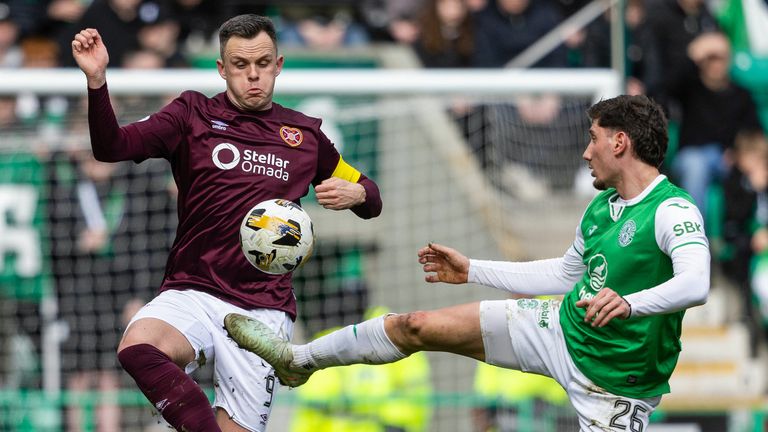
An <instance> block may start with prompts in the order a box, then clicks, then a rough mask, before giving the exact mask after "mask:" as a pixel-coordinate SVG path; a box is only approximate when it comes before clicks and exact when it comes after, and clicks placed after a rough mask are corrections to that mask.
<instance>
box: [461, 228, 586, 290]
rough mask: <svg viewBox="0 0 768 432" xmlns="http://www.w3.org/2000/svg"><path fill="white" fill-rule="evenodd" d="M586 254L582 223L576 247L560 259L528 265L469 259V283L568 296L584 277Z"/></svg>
mask: <svg viewBox="0 0 768 432" xmlns="http://www.w3.org/2000/svg"><path fill="white" fill-rule="evenodd" d="M583 253H584V237H583V236H582V234H581V223H579V225H578V227H577V228H576V238H575V240H574V242H573V244H572V245H571V247H569V248H568V250H567V251H566V252H565V254H564V255H563V256H562V257H561V258H553V259H545V260H537V261H528V262H509V261H485V260H476V259H470V260H469V275H468V281H469V282H473V283H479V284H481V285H485V286H489V287H492V288H496V289H500V290H504V291H509V292H512V293H515V294H525V295H556V294H565V293H567V292H569V291H571V290H572V289H573V286H574V285H575V284H576V282H578V281H579V279H581V277H582V276H583V275H584V271H585V270H586V266H585V265H584V262H583V261H582V255H583Z"/></svg>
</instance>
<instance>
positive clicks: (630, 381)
mask: <svg viewBox="0 0 768 432" xmlns="http://www.w3.org/2000/svg"><path fill="white" fill-rule="evenodd" d="M579 233H580V236H581V237H583V242H582V241H581V238H580V236H579V235H577V241H576V242H574V249H575V250H576V252H578V253H579V254H580V255H581V257H582V261H583V264H584V265H585V266H586V271H585V272H584V275H583V277H582V278H581V280H580V281H578V282H577V283H576V285H575V286H574V288H573V290H572V291H571V292H570V293H568V294H567V295H566V297H565V299H564V301H563V307H562V311H561V314H560V323H561V326H562V328H563V333H564V338H565V342H566V346H567V347H568V351H569V353H570V355H571V357H572V359H573V362H574V363H575V364H576V366H577V367H578V368H579V370H581V372H582V373H583V374H584V375H586V376H587V377H588V378H589V379H591V380H592V381H593V382H594V383H595V384H597V385H599V386H601V387H603V388H605V389H606V390H608V391H610V392H611V393H614V394H617V395H621V396H627V397H632V398H647V397H654V396H659V395H661V394H663V393H668V392H669V383H668V381H669V377H670V375H671V374H672V371H673V370H674V368H675V365H676V363H677V358H678V355H679V352H680V332H681V327H682V321H683V314H684V312H683V311H679V312H672V313H667V314H661V315H651V316H645V317H631V318H630V319H628V320H622V319H614V320H612V321H611V322H610V323H609V324H608V325H606V326H605V327H602V328H597V327H592V326H591V324H590V323H586V322H584V315H585V312H586V310H585V309H583V308H578V307H576V302H577V301H578V300H579V299H583V298H592V297H593V296H595V295H597V293H598V292H599V291H600V290H601V289H603V288H606V287H608V288H611V289H613V290H614V291H616V292H617V293H618V294H619V295H621V296H626V295H628V294H632V293H636V292H638V291H642V290H645V289H649V288H653V287H655V286H657V285H659V284H662V283H664V282H666V281H668V280H669V279H671V278H672V276H673V270H672V259H671V258H670V256H671V255H672V252H673V251H674V250H675V249H677V248H682V247H705V248H708V244H707V240H706V236H705V234H704V228H703V226H702V222H701V215H700V213H699V212H698V210H697V209H696V207H695V205H694V204H693V201H692V199H691V197H690V195H688V193H686V192H685V191H683V190H682V189H680V188H678V187H677V186H675V185H673V184H672V183H670V182H669V180H667V179H666V177H664V176H659V177H658V178H657V179H656V180H655V181H654V182H653V184H652V185H651V186H649V188H647V189H646V191H644V192H643V194H641V195H640V196H639V197H636V198H635V199H632V200H630V201H623V200H621V199H620V197H619V196H618V194H617V193H616V190H615V189H609V190H606V191H604V192H602V193H600V194H599V195H597V197H595V199H594V200H592V202H591V203H590V204H589V206H588V207H587V209H586V211H585V212H584V216H583V218H582V221H581V224H580V230H579Z"/></svg>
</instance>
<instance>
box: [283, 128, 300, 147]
mask: <svg viewBox="0 0 768 432" xmlns="http://www.w3.org/2000/svg"><path fill="white" fill-rule="evenodd" d="M280 138H282V139H283V141H285V143H286V144H288V145H289V146H291V147H298V146H299V144H301V143H302V141H304V134H303V133H301V130H300V129H298V128H292V127H289V126H283V127H281V128H280Z"/></svg>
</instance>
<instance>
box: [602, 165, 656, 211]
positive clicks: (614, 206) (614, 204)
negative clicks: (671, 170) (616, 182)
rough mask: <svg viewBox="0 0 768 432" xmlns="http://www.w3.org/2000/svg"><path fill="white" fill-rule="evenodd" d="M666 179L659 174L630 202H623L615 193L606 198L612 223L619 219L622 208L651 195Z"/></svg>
mask: <svg viewBox="0 0 768 432" xmlns="http://www.w3.org/2000/svg"><path fill="white" fill-rule="evenodd" d="M666 178H667V176H665V175H664V174H659V175H658V177H656V178H655V179H653V181H652V182H651V184H649V185H648V186H647V187H646V188H645V189H643V191H642V192H641V193H640V195H638V196H636V197H634V198H632V199H631V200H625V199H623V198H622V197H621V196H619V194H618V193H615V194H613V195H611V196H610V197H609V198H608V205H609V206H610V210H611V211H610V213H611V219H613V221H614V222H615V221H617V220H619V219H620V218H621V215H622V213H624V208H625V207H629V206H633V205H635V204H637V203H639V202H640V201H642V200H643V199H644V198H645V197H647V196H648V194H650V193H651V191H652V190H653V189H654V188H655V187H656V186H657V185H658V184H659V183H661V182H662V181H664V180H665V179H666Z"/></svg>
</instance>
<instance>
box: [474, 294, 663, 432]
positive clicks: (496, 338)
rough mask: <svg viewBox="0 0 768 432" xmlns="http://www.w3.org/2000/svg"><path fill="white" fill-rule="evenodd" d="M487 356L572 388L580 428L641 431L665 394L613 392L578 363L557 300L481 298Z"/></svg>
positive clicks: (490, 360)
mask: <svg viewBox="0 0 768 432" xmlns="http://www.w3.org/2000/svg"><path fill="white" fill-rule="evenodd" d="M480 327H481V330H482V335H483V344H484V345H485V361H486V362H487V363H489V364H492V365H496V366H499V367H504V368H508V369H516V370H521V371H523V372H532V373H537V374H540V375H545V376H548V377H552V378H554V379H555V381H557V382H558V383H559V384H560V385H561V386H563V388H564V389H565V391H566V392H567V393H568V398H569V399H570V401H571V404H572V405H573V407H574V409H575V410H576V413H577V415H578V417H579V427H580V430H581V431H582V432H598V431H599V432H606V431H611V432H613V431H616V432H628V431H629V432H643V431H645V430H647V429H648V418H649V416H650V415H651V413H652V412H653V410H654V409H656V407H657V406H658V405H659V402H661V397H660V396H658V397H653V398H647V399H632V398H628V397H624V396H618V395H615V394H612V393H609V392H608V391H606V390H605V389H603V388H601V387H599V386H597V385H596V384H595V383H593V382H592V380H590V379H589V378H587V377H586V376H584V374H582V373H581V371H579V369H577V368H576V365H575V364H574V363H573V360H571V357H570V355H569V354H568V349H567V348H566V346H565V339H564V338H563V331H562V328H561V327H560V301H558V300H538V299H519V300H496V301H483V302H481V303H480Z"/></svg>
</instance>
